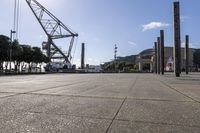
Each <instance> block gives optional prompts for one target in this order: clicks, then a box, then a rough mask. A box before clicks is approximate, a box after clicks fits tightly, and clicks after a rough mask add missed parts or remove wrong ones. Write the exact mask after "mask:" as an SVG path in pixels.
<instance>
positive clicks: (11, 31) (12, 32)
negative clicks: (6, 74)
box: [10, 30, 16, 70]
mask: <svg viewBox="0 0 200 133" xmlns="http://www.w3.org/2000/svg"><path fill="white" fill-rule="evenodd" d="M14 33H16V31H13V30H10V70H11V62H12V38H13V37H12V34H14Z"/></svg>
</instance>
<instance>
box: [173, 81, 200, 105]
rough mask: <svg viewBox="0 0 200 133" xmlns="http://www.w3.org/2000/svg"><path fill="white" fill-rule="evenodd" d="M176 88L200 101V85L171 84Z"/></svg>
mask: <svg viewBox="0 0 200 133" xmlns="http://www.w3.org/2000/svg"><path fill="white" fill-rule="evenodd" d="M171 86H172V87H173V88H175V89H176V90H178V91H180V92H181V93H183V94H186V95H188V96H189V97H191V98H193V99H195V100H197V101H199V102H200V85H191V84H190V85H187V84H173V85H171Z"/></svg>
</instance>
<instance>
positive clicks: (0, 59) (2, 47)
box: [0, 35, 10, 71]
mask: <svg viewBox="0 0 200 133" xmlns="http://www.w3.org/2000/svg"><path fill="white" fill-rule="evenodd" d="M9 44H10V39H9V37H7V36H5V35H0V71H3V63H4V61H8V60H9V50H10V45H9ZM6 69H7V67H6Z"/></svg>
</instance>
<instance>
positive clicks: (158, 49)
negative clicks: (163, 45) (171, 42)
mask: <svg viewBox="0 0 200 133" xmlns="http://www.w3.org/2000/svg"><path fill="white" fill-rule="evenodd" d="M157 71H158V74H160V37H158V38H157Z"/></svg>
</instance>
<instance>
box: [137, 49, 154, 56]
mask: <svg viewBox="0 0 200 133" xmlns="http://www.w3.org/2000/svg"><path fill="white" fill-rule="evenodd" d="M153 52H154V50H153V49H145V50H143V51H142V52H140V53H139V55H151V54H153Z"/></svg>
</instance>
